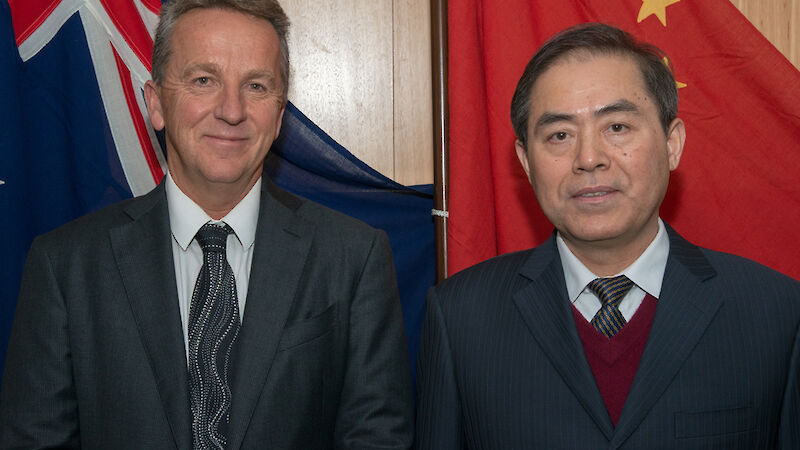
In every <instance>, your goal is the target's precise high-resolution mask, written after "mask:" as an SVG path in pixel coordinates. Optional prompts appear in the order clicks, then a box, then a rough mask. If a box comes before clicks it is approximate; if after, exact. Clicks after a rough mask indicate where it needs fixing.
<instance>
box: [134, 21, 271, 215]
mask: <svg viewBox="0 0 800 450" xmlns="http://www.w3.org/2000/svg"><path fill="white" fill-rule="evenodd" d="M170 41H171V42H170V45H171V49H172V51H171V57H170V60H169V62H168V64H167V68H166V73H165V76H164V81H163V83H161V84H160V85H156V84H154V83H153V82H148V83H147V85H146V86H145V97H146V100H147V106H148V111H149V113H150V120H151V122H152V123H153V126H154V127H155V128H156V129H157V130H160V129H162V128H165V129H166V143H167V160H168V165H169V170H170V173H171V174H172V177H173V179H174V180H175V183H176V184H177V185H178V187H180V188H181V190H182V191H183V192H184V193H186V195H188V196H189V197H190V198H191V199H193V200H194V201H195V202H196V203H198V204H200V205H201V206H203V203H204V201H205V199H208V198H213V197H215V196H217V197H218V196H219V193H221V192H225V193H231V194H230V195H233V196H234V197H236V196H238V198H235V199H231V201H234V205H235V203H236V202H238V201H239V200H240V199H241V198H242V197H243V196H244V195H245V194H246V193H247V192H248V191H249V189H250V187H251V186H252V185H253V184H254V183H255V182H256V181H257V179H258V178H259V177H260V176H261V171H262V169H263V162H264V157H265V156H266V154H267V152H268V151H269V148H270V146H271V145H272V142H273V141H274V140H275V138H276V137H277V136H278V132H279V130H280V125H281V119H282V117H283V110H284V104H283V101H282V97H281V86H282V84H281V83H282V80H281V79H280V47H279V43H278V36H277V34H276V33H275V30H274V29H273V28H272V25H270V24H269V22H267V21H265V20H262V19H259V18H255V17H251V16H248V15H245V14H242V13H240V12H234V11H229V10H225V9H195V10H192V11H190V12H188V13H186V14H184V15H182V16H181V17H180V18H179V19H178V21H177V23H176V24H175V28H174V31H173V34H172V36H171V39H170ZM204 209H206V208H205V207H204Z"/></svg>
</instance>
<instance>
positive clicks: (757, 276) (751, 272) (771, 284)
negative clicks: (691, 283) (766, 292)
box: [700, 247, 800, 301]
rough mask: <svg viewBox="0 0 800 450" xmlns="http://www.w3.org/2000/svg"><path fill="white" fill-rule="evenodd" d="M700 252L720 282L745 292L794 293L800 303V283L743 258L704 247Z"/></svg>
mask: <svg viewBox="0 0 800 450" xmlns="http://www.w3.org/2000/svg"><path fill="white" fill-rule="evenodd" d="M700 251H701V252H702V253H703V255H704V256H705V257H706V258H707V259H708V261H709V263H710V264H711V265H712V266H713V267H714V270H715V271H716V272H717V276H716V277H715V278H718V280H717V281H718V282H720V283H724V284H725V285H728V286H730V287H731V288H734V289H737V290H739V289H744V290H745V292H747V291H748V290H752V289H754V288H757V289H765V288H769V289H770V290H772V291H775V292H786V293H787V294H791V293H793V294H795V295H797V301H800V281H798V280H795V279H794V278H791V277H789V276H787V275H784V274H782V273H780V272H778V271H776V270H773V269H771V268H769V267H767V266H765V265H763V264H760V263H758V262H756V261H753V260H751V259H748V258H744V257H742V256H737V255H733V254H730V253H724V252H719V251H714V250H710V249H707V248H702V247H700Z"/></svg>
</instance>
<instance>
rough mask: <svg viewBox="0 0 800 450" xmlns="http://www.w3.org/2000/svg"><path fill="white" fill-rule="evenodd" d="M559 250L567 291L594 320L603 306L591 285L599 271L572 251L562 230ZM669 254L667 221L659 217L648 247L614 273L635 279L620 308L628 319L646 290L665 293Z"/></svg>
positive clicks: (647, 291)
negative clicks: (623, 267) (595, 270)
mask: <svg viewBox="0 0 800 450" xmlns="http://www.w3.org/2000/svg"><path fill="white" fill-rule="evenodd" d="M556 244H557V245H558V253H559V255H560V257H561V267H563V268H564V280H565V281H566V283H567V295H568V296H569V300H570V302H572V304H573V305H575V309H577V310H578V311H579V312H580V313H581V315H582V316H583V317H584V318H585V319H586V320H587V321H588V322H591V321H592V318H593V317H594V316H595V314H597V311H600V308H601V307H602V306H603V304H602V302H601V301H600V299H599V298H598V297H597V294H595V293H594V292H592V290H591V289H589V288H587V286H586V285H588V284H589V282H591V281H592V280H594V279H595V278H598V276H597V275H595V274H593V273H592V272H591V271H590V270H589V269H587V268H586V266H584V265H583V263H582V262H581V261H580V260H579V259H578V258H577V257H576V256H575V255H574V254H572V251H570V249H569V247H567V244H566V243H565V242H564V239H562V238H561V234H560V233H559V234H558V235H557V236H556ZM668 255H669V237H668V236H667V229H666V227H665V226H664V222H662V221H661V219H658V233H657V234H656V237H655V238H654V239H653V241H652V242H651V243H650V245H649V246H648V247H647V248H646V249H645V251H644V252H643V253H642V254H641V255H640V256H639V257H638V258H637V259H636V261H634V262H633V264H631V265H630V266H628V267H627V268H625V269H624V270H622V271H621V272H620V273H618V274H616V275H613V276H619V275H625V276H626V277H628V279H630V280H631V281H633V283H634V285H633V287H632V288H631V290H630V291H628V293H627V294H626V295H625V297H623V298H622V301H621V302H620V304H619V307H618V308H619V311H620V312H621V313H622V316H623V317H625V320H626V321H629V320H631V317H633V315H634V314H635V313H636V310H637V309H639V305H641V304H642V301H643V300H644V297H645V294H650V295H651V296H653V297H654V298H655V299H656V300H658V297H659V296H660V295H661V282H662V281H663V279H664V270H665V269H666V268H667V256H668Z"/></svg>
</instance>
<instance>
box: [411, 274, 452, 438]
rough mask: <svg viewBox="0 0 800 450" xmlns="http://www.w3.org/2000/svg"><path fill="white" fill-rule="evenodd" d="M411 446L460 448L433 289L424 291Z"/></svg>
mask: <svg viewBox="0 0 800 450" xmlns="http://www.w3.org/2000/svg"><path fill="white" fill-rule="evenodd" d="M415 448H417V449H420V450H423V449H425V450H427V449H430V450H438V449H460V448H464V443H463V433H462V429H461V403H460V401H459V396H458V388H457V385H456V376H455V368H454V366H453V355H452V353H451V349H450V343H449V338H448V335H447V325H446V323H445V320H444V317H443V315H442V310H441V308H440V304H439V298H438V296H437V294H436V288H431V290H430V291H428V300H427V307H426V313H425V322H424V324H423V326H422V337H421V338H420V348H419V359H418V361H417V418H416V442H415Z"/></svg>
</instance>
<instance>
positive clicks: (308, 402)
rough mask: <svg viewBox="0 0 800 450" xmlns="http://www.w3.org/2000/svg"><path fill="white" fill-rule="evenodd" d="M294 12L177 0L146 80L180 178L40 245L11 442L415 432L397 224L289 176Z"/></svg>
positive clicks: (162, 441)
mask: <svg viewBox="0 0 800 450" xmlns="http://www.w3.org/2000/svg"><path fill="white" fill-rule="evenodd" d="M287 28H288V19H287V18H286V16H285V15H284V13H283V11H282V10H281V8H280V6H279V5H278V4H277V2H275V1H271V0H262V1H247V2H246V1H241V0H187V1H184V0H173V1H171V2H169V3H168V4H167V5H165V6H164V7H163V9H162V16H161V20H160V23H159V26H158V30H157V32H156V39H155V48H154V56H153V81H151V82H148V83H147V85H146V87H145V97H146V100H147V106H148V110H149V113H150V118H151V121H152V123H153V125H154V127H155V128H156V129H164V130H165V137H166V146H167V155H168V166H169V174H168V175H167V177H165V180H164V181H163V182H162V183H161V184H160V185H159V186H158V187H157V188H156V189H155V190H153V191H152V192H150V193H149V194H147V195H145V196H143V197H140V198H136V199H131V200H129V201H126V202H123V203H120V204H117V205H114V206H111V207H109V208H107V209H104V210H102V211H99V212H97V213H93V214H90V215H88V216H86V217H83V218H81V219H78V220H77V221H74V222H72V223H70V224H67V225H65V226H63V227H61V228H60V229H58V230H56V231H54V232H51V233H49V234H47V235H44V236H42V237H40V238H38V239H37V240H36V241H35V243H34V244H33V246H32V249H31V251H30V255H29V258H28V262H27V265H26V269H25V275H24V279H23V282H22V289H21V293H20V297H19V304H18V310H17V313H16V316H15V321H14V326H13V330H12V334H11V340H10V345H9V351H8V360H7V363H6V371H5V374H4V378H3V386H2V399H1V400H0V447H1V448H4V449H6V448H97V449H122V448H132V449H157V448H158V449H160V448H164V449H166V448H178V449H190V448H195V449H206V448H227V449H238V448H248V449H249V448H293V449H317V448H334V447H335V448H387V449H388V448H408V447H410V445H411V436H412V431H413V429H412V414H413V410H412V408H413V407H412V393H411V383H410V374H409V373H408V371H409V369H408V361H407V352H406V348H405V340H404V336H403V327H402V317H401V314H400V302H399V298H398V295H397V286H396V282H395V278H394V270H393V266H392V261H391V250H390V248H389V245H388V240H387V238H386V235H385V234H384V233H383V232H380V231H377V230H374V229H372V228H369V227H368V226H366V225H364V224H362V223H360V222H358V221H356V220H354V219H350V218H348V217H345V216H343V215H341V214H338V213H336V212H334V211H331V210H328V209H326V208H324V207H322V206H320V205H316V204H314V203H312V202H310V201H307V200H305V199H302V198H299V197H296V196H293V195H291V194H288V193H286V192H283V191H281V190H280V189H278V188H277V187H276V186H275V185H274V184H273V183H272V182H270V180H269V179H267V178H262V165H263V160H264V157H265V155H266V154H267V151H268V150H269V148H270V145H271V144H272V142H273V141H274V139H275V138H276V136H277V135H278V131H279V129H280V124H281V118H282V115H283V111H284V106H285V104H286V93H287V83H288V73H289V60H288V49H287V44H286V34H287Z"/></svg>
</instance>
